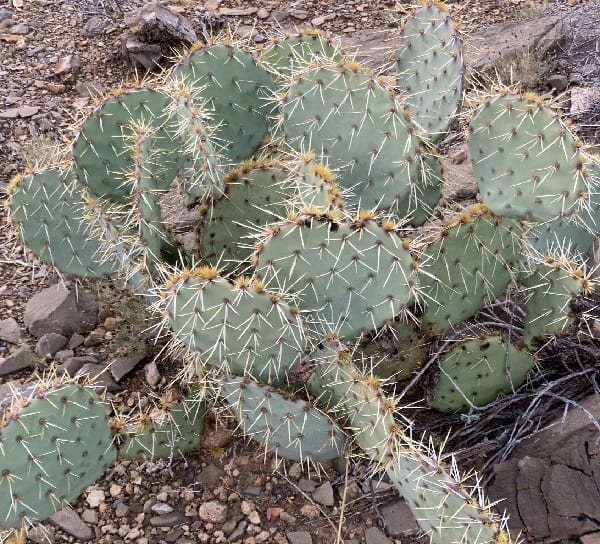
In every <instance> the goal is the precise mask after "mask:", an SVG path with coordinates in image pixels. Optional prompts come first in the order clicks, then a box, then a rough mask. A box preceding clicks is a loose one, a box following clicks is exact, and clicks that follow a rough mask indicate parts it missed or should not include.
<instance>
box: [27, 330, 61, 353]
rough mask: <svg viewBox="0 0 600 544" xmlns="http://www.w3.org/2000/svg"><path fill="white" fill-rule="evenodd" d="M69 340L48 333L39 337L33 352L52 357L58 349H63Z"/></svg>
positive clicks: (59, 335)
mask: <svg viewBox="0 0 600 544" xmlns="http://www.w3.org/2000/svg"><path fill="white" fill-rule="evenodd" d="M68 341H69V339H68V338H67V337H66V336H63V335H62V334H56V333H55V332H49V333H48V334H44V335H43V336H41V337H40V339H39V340H38V341H37V343H36V345H35V352H36V353H37V354H38V355H40V356H42V357H46V356H50V357H52V356H53V355H54V354H55V353H56V352H57V351H58V350H59V349H61V348H63V347H64V346H65V345H66V344H67V342H68Z"/></svg>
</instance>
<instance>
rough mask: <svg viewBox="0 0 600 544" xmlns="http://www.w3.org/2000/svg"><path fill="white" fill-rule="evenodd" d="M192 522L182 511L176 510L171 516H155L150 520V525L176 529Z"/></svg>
mask: <svg viewBox="0 0 600 544" xmlns="http://www.w3.org/2000/svg"><path fill="white" fill-rule="evenodd" d="M189 520H190V518H188V517H187V516H186V515H185V514H184V513H183V512H181V511H180V510H174V511H173V512H171V513H170V514H164V515H162V516H153V517H151V518H150V525H152V526H153V527H175V526H176V525H182V524H184V523H187V522H188V521H189Z"/></svg>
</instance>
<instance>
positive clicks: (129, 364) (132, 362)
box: [109, 355, 144, 382]
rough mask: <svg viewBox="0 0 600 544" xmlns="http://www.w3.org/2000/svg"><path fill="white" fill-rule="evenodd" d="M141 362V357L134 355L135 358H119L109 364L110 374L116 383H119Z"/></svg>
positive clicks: (142, 358) (142, 357)
mask: <svg viewBox="0 0 600 544" xmlns="http://www.w3.org/2000/svg"><path fill="white" fill-rule="evenodd" d="M143 360H144V356H143V355H136V356H135V357H119V358H118V359H115V360H114V361H113V362H112V363H110V368H109V370H110V374H111V376H112V377H113V378H114V379H115V380H116V381H118V382H120V381H121V380H122V379H123V378H124V377H125V376H126V375H127V374H129V373H130V372H131V371H132V370H133V369H134V368H135V367H136V366H137V365H138V364H139V363H140V362H142V361H143Z"/></svg>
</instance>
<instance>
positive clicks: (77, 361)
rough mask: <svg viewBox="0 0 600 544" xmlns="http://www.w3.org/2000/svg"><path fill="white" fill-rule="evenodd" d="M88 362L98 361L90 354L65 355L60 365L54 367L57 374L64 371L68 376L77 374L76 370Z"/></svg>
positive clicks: (94, 362)
mask: <svg viewBox="0 0 600 544" xmlns="http://www.w3.org/2000/svg"><path fill="white" fill-rule="evenodd" d="M88 363H90V364H96V363H98V359H96V358H95V357H92V356H91V355H82V356H81V357H67V358H66V359H65V360H64V361H63V362H62V363H61V364H60V365H58V366H57V367H56V371H57V372H58V373H59V374H64V373H65V372H66V373H67V374H69V376H75V374H77V372H79V371H80V370H81V369H82V368H83V367H84V366H85V365H87V364H88Z"/></svg>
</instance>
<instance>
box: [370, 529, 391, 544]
mask: <svg viewBox="0 0 600 544" xmlns="http://www.w3.org/2000/svg"><path fill="white" fill-rule="evenodd" d="M365 544H394V543H393V542H392V541H391V540H390V539H389V538H388V537H387V536H385V535H384V534H383V533H382V532H381V530H379V529H378V528H377V527H369V528H368V529H367V530H366V531H365Z"/></svg>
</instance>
